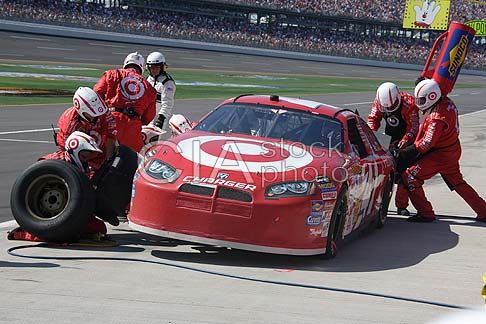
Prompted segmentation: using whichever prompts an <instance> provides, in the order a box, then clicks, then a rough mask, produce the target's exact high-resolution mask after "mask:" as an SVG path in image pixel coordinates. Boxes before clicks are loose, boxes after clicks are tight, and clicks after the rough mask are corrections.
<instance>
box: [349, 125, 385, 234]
mask: <svg viewBox="0 0 486 324" xmlns="http://www.w3.org/2000/svg"><path fill="white" fill-rule="evenodd" d="M360 120H361V119H360V118H359V117H356V116H352V117H350V118H349V119H348V121H347V128H348V136H349V142H350V144H351V148H352V150H353V152H351V153H350V155H351V156H353V158H352V159H351V161H350V163H351V164H350V165H349V167H348V169H347V170H348V211H347V213H346V215H347V216H346V221H345V224H344V228H343V237H344V236H346V235H348V234H350V233H351V232H352V231H353V230H355V229H357V228H358V227H359V225H360V224H362V223H363V220H364V218H365V217H366V215H367V212H368V210H369V209H370V207H369V205H370V204H372V199H371V197H372V196H373V189H374V180H373V176H374V175H375V174H376V173H377V171H376V170H374V169H375V168H376V165H375V164H374V163H373V161H374V157H373V156H374V154H373V153H374V152H373V150H372V148H371V146H370V143H369V140H368V138H367V137H366V135H365V133H364V130H363V126H362V124H361V123H360Z"/></svg>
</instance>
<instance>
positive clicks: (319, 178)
mask: <svg viewBox="0 0 486 324" xmlns="http://www.w3.org/2000/svg"><path fill="white" fill-rule="evenodd" d="M316 182H317V183H319V184H320V183H328V182H331V179H329V178H328V177H326V176H317V177H316Z"/></svg>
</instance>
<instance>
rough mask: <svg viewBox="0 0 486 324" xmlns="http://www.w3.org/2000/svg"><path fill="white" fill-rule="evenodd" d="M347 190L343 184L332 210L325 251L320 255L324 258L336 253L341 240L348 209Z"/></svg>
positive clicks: (331, 256) (333, 255)
mask: <svg viewBox="0 0 486 324" xmlns="http://www.w3.org/2000/svg"><path fill="white" fill-rule="evenodd" d="M347 191H348V190H347V187H345V186H344V187H343V188H342V189H341V191H340V192H339V195H338V197H337V199H336V205H335V206H334V210H333V211H332V216H331V224H330V225H329V232H328V234H327V243H326V252H325V253H324V254H322V256H321V257H322V258H323V259H325V260H328V259H332V258H334V257H335V256H336V255H337V254H338V247H339V244H340V242H341V241H342V233H343V227H344V221H345V220H346V213H347V210H348V196H347Z"/></svg>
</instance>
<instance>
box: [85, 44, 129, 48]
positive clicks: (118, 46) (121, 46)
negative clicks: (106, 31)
mask: <svg viewBox="0 0 486 324" xmlns="http://www.w3.org/2000/svg"><path fill="white" fill-rule="evenodd" d="M88 44H89V45H93V46H101V47H115V48H126V47H125V46H123V45H112V44H99V43H88Z"/></svg>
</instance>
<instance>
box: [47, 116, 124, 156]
mask: <svg viewBox="0 0 486 324" xmlns="http://www.w3.org/2000/svg"><path fill="white" fill-rule="evenodd" d="M57 127H59V132H58V133H57V137H56V139H57V146H58V147H59V149H60V150H61V151H64V145H65V144H66V139H67V138H68V137H69V135H71V134H72V133H73V132H74V131H80V132H83V133H86V134H88V135H90V136H91V137H93V138H94V140H95V141H96V144H98V146H99V147H100V148H101V150H103V151H104V146H105V144H106V140H107V139H108V138H110V139H113V140H115V139H116V133H117V132H116V121H115V118H114V117H113V115H112V114H111V112H109V111H108V112H107V113H106V114H104V115H102V116H100V118H98V120H97V121H96V123H94V124H92V123H90V122H88V121H86V120H84V119H82V118H81V117H80V116H79V115H78V113H77V112H76V108H74V107H71V108H69V109H67V110H66V111H64V112H63V113H62V115H61V117H59V121H58V122H57Z"/></svg>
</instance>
